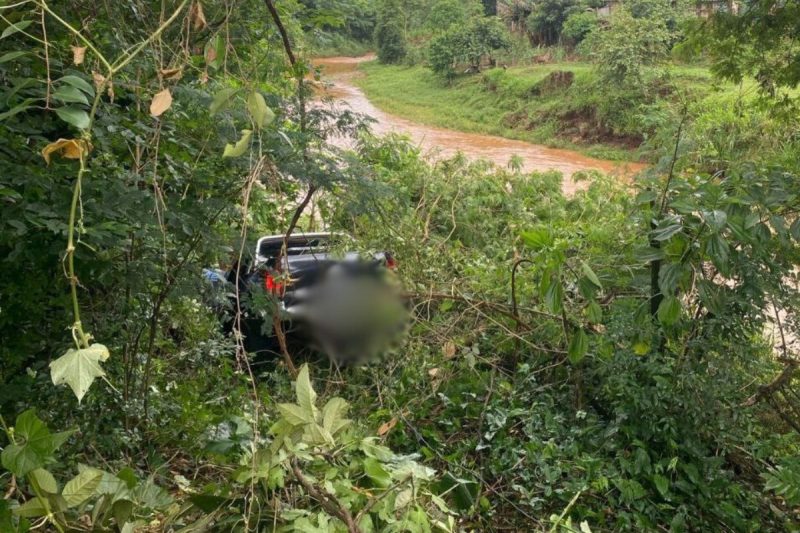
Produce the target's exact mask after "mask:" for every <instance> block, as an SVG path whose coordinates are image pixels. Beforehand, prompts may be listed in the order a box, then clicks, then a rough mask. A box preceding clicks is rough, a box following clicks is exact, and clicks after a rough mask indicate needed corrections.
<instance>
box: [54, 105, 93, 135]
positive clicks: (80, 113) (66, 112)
mask: <svg viewBox="0 0 800 533" xmlns="http://www.w3.org/2000/svg"><path fill="white" fill-rule="evenodd" d="M56 115H58V118H60V119H61V120H63V121H64V122H66V123H68V124H72V125H73V126H75V127H76V128H78V129H81V130H85V129H86V128H88V127H89V124H90V120H89V114H88V113H87V112H86V111H84V110H83V109H81V108H79V107H76V106H72V105H69V106H65V107H58V108H56Z"/></svg>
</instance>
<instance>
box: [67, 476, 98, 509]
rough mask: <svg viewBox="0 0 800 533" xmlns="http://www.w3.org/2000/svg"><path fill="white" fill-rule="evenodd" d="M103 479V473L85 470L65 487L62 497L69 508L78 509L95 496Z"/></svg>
mask: <svg viewBox="0 0 800 533" xmlns="http://www.w3.org/2000/svg"><path fill="white" fill-rule="evenodd" d="M102 479H103V472H101V471H99V470H94V469H88V470H84V471H83V472H81V473H80V474H78V475H77V476H75V477H74V478H72V479H70V480H69V481H68V482H67V484H66V485H64V491H63V492H62V493H61V496H63V497H64V500H65V501H66V502H67V506H68V507H77V506H78V505H80V504H82V503H83V502H85V501H86V500H88V499H89V498H91V497H92V496H93V495H94V493H95V489H97V487H98V486H99V485H100V481H102Z"/></svg>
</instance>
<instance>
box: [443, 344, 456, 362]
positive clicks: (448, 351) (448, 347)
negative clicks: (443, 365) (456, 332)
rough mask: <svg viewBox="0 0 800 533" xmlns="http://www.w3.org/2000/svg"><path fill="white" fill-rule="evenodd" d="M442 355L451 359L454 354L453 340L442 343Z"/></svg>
mask: <svg viewBox="0 0 800 533" xmlns="http://www.w3.org/2000/svg"><path fill="white" fill-rule="evenodd" d="M442 355H443V356H444V358H445V359H452V358H453V357H455V356H456V345H455V343H454V342H453V341H447V342H446V343H444V345H442Z"/></svg>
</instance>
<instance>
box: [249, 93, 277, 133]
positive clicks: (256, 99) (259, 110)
mask: <svg viewBox="0 0 800 533" xmlns="http://www.w3.org/2000/svg"><path fill="white" fill-rule="evenodd" d="M247 111H248V112H249V113H250V116H251V117H252V118H253V122H255V124H256V126H257V127H258V129H261V128H263V127H264V126H266V125H267V124H269V123H270V122H272V121H273V120H274V119H275V113H273V112H272V109H270V108H269V107H267V102H266V100H264V96H263V95H262V94H261V93H260V92H258V91H253V92H252V93H250V96H248V97H247Z"/></svg>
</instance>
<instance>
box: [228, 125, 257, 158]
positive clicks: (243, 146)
mask: <svg viewBox="0 0 800 533" xmlns="http://www.w3.org/2000/svg"><path fill="white" fill-rule="evenodd" d="M252 136H253V132H252V131H250V130H242V137H241V139H239V140H238V141H236V144H230V143H228V144H226V145H225V151H224V152H222V157H239V156H240V155H243V154H244V153H245V152H246V151H247V148H248V147H249V146H250V138H251V137H252Z"/></svg>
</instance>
